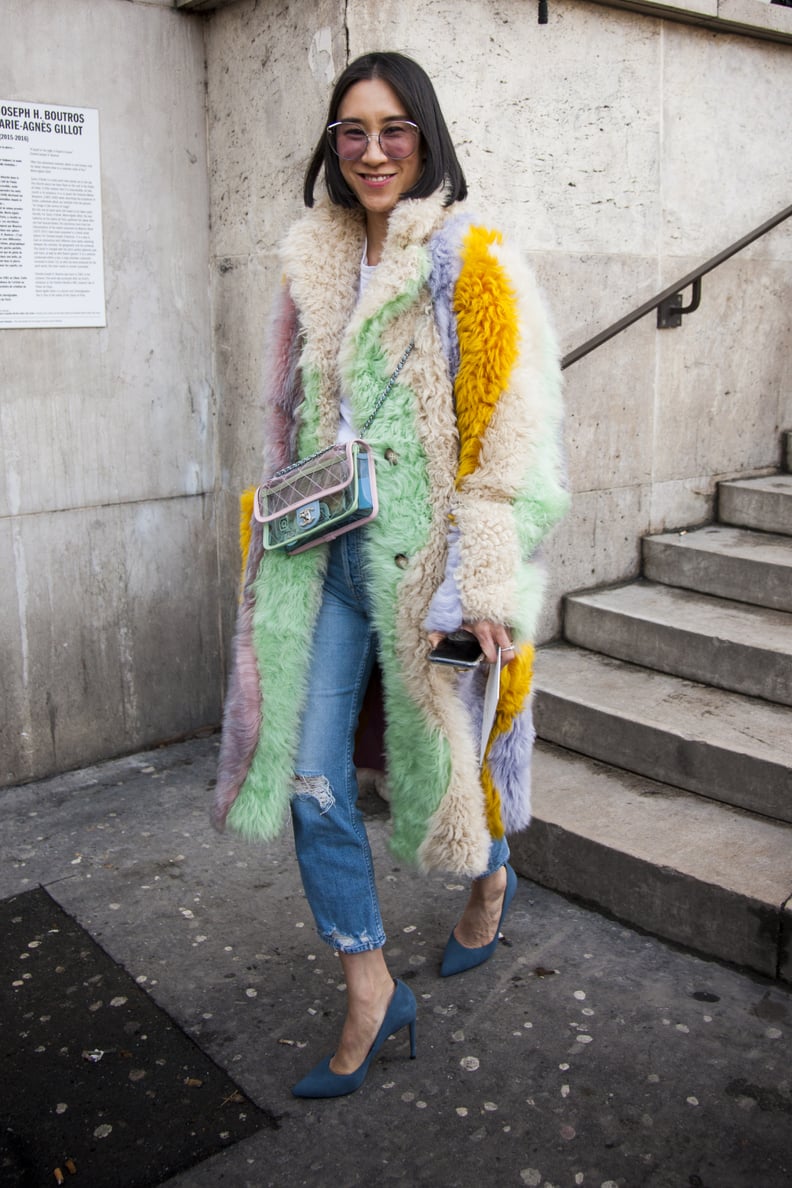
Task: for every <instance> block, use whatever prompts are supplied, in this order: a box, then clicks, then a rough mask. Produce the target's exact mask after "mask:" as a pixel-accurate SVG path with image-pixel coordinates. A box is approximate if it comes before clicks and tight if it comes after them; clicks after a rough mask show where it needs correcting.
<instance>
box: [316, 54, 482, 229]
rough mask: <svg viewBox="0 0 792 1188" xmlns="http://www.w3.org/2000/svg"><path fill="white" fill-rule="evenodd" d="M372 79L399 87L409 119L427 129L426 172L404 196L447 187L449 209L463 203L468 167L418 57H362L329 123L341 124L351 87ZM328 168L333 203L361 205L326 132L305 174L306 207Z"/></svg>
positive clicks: (335, 98) (333, 103) (336, 97)
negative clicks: (342, 108)
mask: <svg viewBox="0 0 792 1188" xmlns="http://www.w3.org/2000/svg"><path fill="white" fill-rule="evenodd" d="M372 78H379V79H382V81H383V82H386V83H387V84H388V85H389V86H391V87H393V90H394V91H395V92H396V94H397V95H398V96H399V99H400V100H401V102H402V103H403V104H404V107H405V110H406V112H407V116H408V118H409V119H411V120H412V121H413V123H415V124H417V125H418V127H419V128H420V130H421V150H420V151H421V153H422V154H423V159H424V167H423V172H422V173H421V176H420V177H419V178H418V181H417V182H416V183H415V185H414V186H413V188H412V189H411V190H410V191H408V193H406V194H404V195H403V196H404V197H405V198H426V197H428V196H429V194H433V193H434V192H435V190H438V189H439V188H440V187H441V186H444V187H445V190H446V196H445V201H444V203H443V205H444V206H450V205H451V203H452V202H461V201H462V199H463V198H465V197H466V196H467V182H466V181H465V175H464V173H463V172H462V166H461V165H460V164H459V161H458V159H457V155H456V151H455V150H454V146H453V144H452V143H451V137H450V135H449V132H448V128H447V127H446V122H445V120H444V119H443V113H442V111H441V110H440V104H439V103H438V101H437V95H436V94H435V90H434V87H433V86H432V83H431V80H430V79H429V76H428V74H427V73H426V71H425V70H424V69H423V68H422V67H421V66H419V65H418V63H417V62H414V61H413V60H412V58H406V57H405V56H404V55H403V54H394V53H376V54H364V55H363V57H362V58H356V59H355V61H354V62H350V64H349V65H348V66H347V68H346V70H345V71H344V72H343V74H342V75H341V77H340V78H339V79H338V82H337V83H336V85H335V87H334V88H333V93H332V95H331V96H330V107H329V108H328V112H327V124H328V125H329V124H333V123H335V121H336V120H337V119H338V109H339V107H340V106H341V100H342V99H343V98H344V95H345V94H346V93H347V91H348V90H349V88H350V87H352V86H354V85H355V83H359V82H366V81H368V80H369V79H372ZM322 167H324V177H325V186H326V187H327V192H328V194H329V196H330V201H331V202H334V203H335V204H336V205H337V206H349V207H354V206H357V205H358V200H357V198H356V197H355V195H354V193H353V192H352V190H350V188H349V186H348V185H347V183H346V182H345V181H344V177H343V174H342V173H341V166H340V164H339V160H338V157H337V156H336V154H335V153H334V152H333V150H332V149H331V147H330V142H329V137H328V135H327V132H326V131H325V132H323V133H322V137H321V139H320V141H319V143H318V144H317V146H316V148H315V149H314V151H313V156H312V157H311V160H310V162H309V163H308V168H307V170H306V172H305V185H304V187H303V200H304V202H305V205H306V206H313V204H314V188H315V186H316V181H317V178H318V177H319V172H320V170H321V169H322Z"/></svg>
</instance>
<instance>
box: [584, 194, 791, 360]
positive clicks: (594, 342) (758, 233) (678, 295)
mask: <svg viewBox="0 0 792 1188" xmlns="http://www.w3.org/2000/svg"><path fill="white" fill-rule="evenodd" d="M790 215H792V206H786V207H784V209H783V210H781V211H779V212H778V214H777V215H774V216H773V218H772V219H768V220H767V222H766V223H762V225H761V226H760V227H756V228H755V230H753V231H751V232H749V234H748V235H744V236H743V237H742V239H738V240H737V241H736V243H733V244H732V245H731V246H730V247H727V248H724V250H723V251H722V252H718V254H717V256H713V257H712V259H711V260H707V262H706V264H700V265H699V267H698V268H694V269H693V271H692V272H688V273H687V275H686V276H683V277H682V278H681V279H680V280H678V281H675V282H674V284H673V285H669V286H668V288H666V289H663V291H662V293H658V294H657V296H656V297H652V298H650V300H649V301H645V302H644V303H643V305H639V306H638V308H637V309H634V310H633V311H632V313H628V314H625V315H624V317H623V318H619V320H618V322H614V323H613V325H612V326H608V327H607V329H605V330H600V332H599V334H595V335H594V337H593V338H589V339H588V340H587V341H586V342H584V343H582V344H581V345H580V346H579V347H575V349H574V350H573V351H570V352H569V354H568V355H564V357H563V359H562V360H561V368H562V370H563V369H564V368H567V367H571V366H572V364H573V363H577V361H578V359H582V358H583V357H584V355H588V354H590V353H591V352H592V351H594V350H596V349H597V347H599V346H602V344H603V343H604V342H608V341H609V340H610V339H611V338H615V337H616V335H617V334H621V332H622V330H626V329H627V327H628V326H632V324H633V322H637V321H639V319H640V318H643V317H645V316H646V314H648V313H651V312H652V310H653V309H656V310H657V324H658V328H659V329H667V328H669V327H672V326H680V325H681V324H682V316H683V314H687V313H693V311H694V310H696V309H698V304H699V300H700V298H701V278H702V276H706V274H707V273H708V272H712V271H713V269H715V268H717V267H718V265H719V264H722V263H723V262H724V260H728V259H729V258H730V257H731V256H735V255H736V254H737V252H741V251H742V250H743V248H746V247H748V245H749V244H751V243H753V242H754V241H755V240H757V239H761V237H762V236H763V235H766V234H767V232H768V231H772V229H773V227H777V226H778V224H779V223H783V221H784V219H788V218H789V217H790ZM689 285H692V286H693V297H692V300H691V303H690V305H687V306H683V305H682V293H683V292H684V290H685V289H686V288H688V286H689Z"/></svg>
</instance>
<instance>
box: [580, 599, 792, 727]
mask: <svg viewBox="0 0 792 1188" xmlns="http://www.w3.org/2000/svg"><path fill="white" fill-rule="evenodd" d="M564 634H565V635H566V638H567V639H568V640H569V642H570V643H573V644H577V645H578V646H579V647H583V648H590V649H591V650H592V651H594V652H602V653H603V654H604V655H607V656H613V657H615V658H616V659H618V660H626V661H628V662H629V663H631V664H639V665H641V666H642V667H643V668H654V669H657V670H658V671H659V672H667V673H672V674H673V675H675V676H679V677H684V678H686V679H687V680H691V681H699V682H700V683H702V684H705V685H715V686H716V687H717V688H719V689H731V690H732V691H733V692H735V693H744V694H747V695H748V696H749V697H763V698H765V700H767V701H774V702H777V703H778V704H779V705H792V615H791V614H788V613H787V612H785V611H777V610H768V609H767V608H765V607H755V606H748V605H746V604H745V603H740V602H732V601H729V600H727V599H725V598H712V597H710V596H709V595H707V594H698V593H695V592H692V591H690V590H679V589H676V588H675V587H673V586H662V585H656V584H655V583H653V582H647V581H637V582H633V583H631V584H630V585H628V586H618V587H614V588H612V589H608V590H593V591H591V592H589V593H584V594H575V595H570V596H568V597H567V598H566V600H565V614H564Z"/></svg>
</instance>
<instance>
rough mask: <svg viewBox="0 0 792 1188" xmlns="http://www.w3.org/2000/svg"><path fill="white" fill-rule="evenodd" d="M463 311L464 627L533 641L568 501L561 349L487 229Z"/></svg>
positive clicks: (475, 249)
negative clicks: (547, 565) (551, 538)
mask: <svg viewBox="0 0 792 1188" xmlns="http://www.w3.org/2000/svg"><path fill="white" fill-rule="evenodd" d="M454 311H455V315H456V320H457V332H458V339H459V370H458V372H457V377H456V385H455V399H456V409H457V420H458V425H459V436H460V456H459V467H458V472H457V478H456V494H455V500H454V506H453V509H452V520H453V524H454V527H455V530H456V532H457V533H458V543H457V546H456V554H457V556H456V564H455V571H454V581H455V585H456V587H457V590H458V594H459V600H460V607H461V613H462V618H463V619H464V620H466V621H469V620H474V619H490V620H492V621H494V622H499V623H506V624H508V625H510V626H511V627H512V628H513V629H514V631H515V634H516V636H517V637H518V638H521V639H527V640H532V639H533V638H534V637H535V632H536V624H537V619H538V616H539V612H540V609H541V602H542V595H543V590H544V577H543V570H542V567H541V565H540V564H539V563H538V560H537V558H536V555H535V554H536V549H537V546H538V545H539V543H540V542H541V540H542V538H543V537H544V536H545V535H546V533H547V532H548V531H549V530H550V528H551V527H552V526H553V525H554V524H555V523H556V521H557V520H558V519H559V518H560V517H561V516H562V515H563V513H564V511H565V509H566V506H567V498H568V497H567V494H566V490H565V487H564V469H563V453H562V447H561V417H562V402H561V371H560V366H559V359H558V350H557V347H556V343H555V338H554V335H553V333H552V330H551V327H550V321H549V317H548V314H547V311H546V309H545V307H544V304H543V302H542V299H541V296H540V294H539V290H538V287H537V285H536V282H535V280H534V277H533V275H532V273H531V272H530V270H529V269H528V268H527V267H526V265H525V264H524V263H523V262H522V260H521V259H520V256H519V254H518V253H517V252H516V251H514V250H512V249H510V248H509V247H508V246H507V245H505V244H504V243H503V240H502V238H501V236H500V234H499V233H498V232H495V231H491V230H489V229H487V228H485V227H471V228H470V230H469V231H468V233H467V235H466V237H465V239H464V241H463V244H462V263H461V269H460V273H459V278H458V280H457V284H456V289H455V294H454Z"/></svg>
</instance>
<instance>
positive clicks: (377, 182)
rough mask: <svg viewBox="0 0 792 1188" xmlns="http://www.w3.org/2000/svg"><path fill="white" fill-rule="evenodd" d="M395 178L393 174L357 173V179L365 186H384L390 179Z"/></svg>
mask: <svg viewBox="0 0 792 1188" xmlns="http://www.w3.org/2000/svg"><path fill="white" fill-rule="evenodd" d="M395 176H396V174H395V173H359V174H358V177H359V178H360V180H361V181H362V182H365V184H366V185H367V186H384V185H385V183H386V182H389V181H390V180H391V178H394V177H395Z"/></svg>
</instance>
